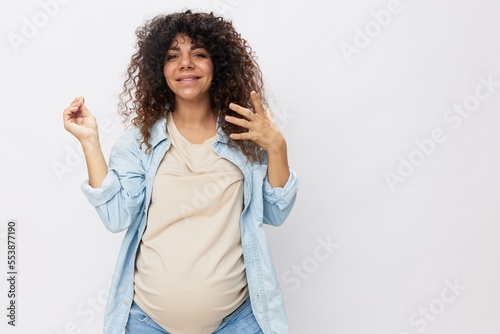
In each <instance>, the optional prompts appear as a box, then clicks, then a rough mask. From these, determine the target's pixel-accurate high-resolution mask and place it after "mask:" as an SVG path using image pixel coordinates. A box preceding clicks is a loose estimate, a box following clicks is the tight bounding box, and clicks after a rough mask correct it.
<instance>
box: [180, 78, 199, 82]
mask: <svg viewBox="0 0 500 334" xmlns="http://www.w3.org/2000/svg"><path fill="white" fill-rule="evenodd" d="M196 79H197V78H185V79H181V81H193V80H196Z"/></svg>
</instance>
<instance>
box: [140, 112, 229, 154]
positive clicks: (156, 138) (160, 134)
mask: <svg viewBox="0 0 500 334" xmlns="http://www.w3.org/2000/svg"><path fill="white" fill-rule="evenodd" d="M220 123H221V120H220V118H217V137H216V140H217V141H218V142H221V143H227V142H228V141H229V137H228V135H227V134H225V133H224V131H222V128H221V126H220ZM150 134H151V137H150V139H149V142H150V143H151V146H152V147H155V146H156V145H158V144H159V143H160V142H161V141H163V140H165V139H166V138H167V119H166V117H161V118H159V119H158V120H157V121H156V122H154V123H153V125H151V128H150Z"/></svg>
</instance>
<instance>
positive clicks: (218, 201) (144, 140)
mask: <svg viewBox="0 0 500 334" xmlns="http://www.w3.org/2000/svg"><path fill="white" fill-rule="evenodd" d="M136 34H137V38H138V41H137V50H136V52H135V53H134V54H133V56H132V58H131V63H130V66H129V68H128V71H127V73H128V75H127V79H126V81H125V83H124V92H123V93H122V95H121V104H120V106H121V114H122V116H123V118H124V120H125V121H129V120H130V121H131V123H132V126H131V127H130V128H129V129H127V130H126V131H125V132H124V133H123V134H122V135H121V137H120V138H119V139H118V141H117V142H116V143H115V145H114V146H113V148H112V150H111V155H110V158H109V166H108V164H107V163H106V160H105V159H104V157H103V153H102V150H101V147H100V142H99V134H98V129H97V125H96V119H95V118H94V116H93V115H92V114H91V113H90V111H89V110H88V108H87V106H86V104H85V101H84V98H83V97H77V98H75V99H74V100H73V101H72V102H71V104H70V105H69V106H68V108H67V109H65V110H64V113H63V118H64V127H65V129H66V130H67V131H69V132H70V133H71V134H73V135H74V136H75V137H76V138H77V139H78V140H79V141H80V143H81V145H82V147H83V151H84V154H85V159H86V163H87V170H88V180H87V181H85V182H84V183H83V184H82V190H83V192H84V193H85V195H86V196H87V198H88V200H89V201H90V203H91V204H92V205H93V206H94V207H95V208H96V210H97V212H98V214H99V216H100V218H101V219H102V221H103V222H104V224H105V226H106V228H107V229H108V230H110V231H112V232H120V231H124V230H126V233H125V236H124V239H123V243H122V247H121V250H120V253H119V256H118V261H117V264H116V268H115V272H114V275H113V280H112V283H111V288H110V294H109V299H108V303H107V306H106V313H105V323H104V332H105V333H107V334H122V333H123V332H124V331H125V332H126V333H129V334H148V333H158V334H159V333H163V334H165V333H174V334H209V333H217V334H223V333H232V334H234V333H244V334H250V333H251V334H254V333H266V334H268V333H277V334H286V333H288V325H287V319H286V313H285V305H284V301H283V297H282V293H281V290H280V287H279V283H278V280H277V277H276V273H275V270H274V266H273V263H272V259H271V254H270V251H269V247H268V244H267V241H266V236H265V233H264V228H263V224H270V225H274V226H278V225H281V224H282V223H283V222H284V220H285V219H286V217H287V216H288V214H289V213H290V211H291V209H292V207H293V205H294V202H295V199H296V194H297V190H298V182H297V178H296V175H295V172H294V171H293V170H292V169H291V168H290V167H289V166H288V159H287V146H286V141H285V139H284V137H283V135H282V133H281V132H280V130H279V129H278V127H277V126H276V124H275V123H274V121H273V118H272V115H271V112H270V110H266V109H265V107H264V106H265V105H266V100H265V92H264V88H263V81H262V74H261V72H260V70H259V67H258V65H257V63H256V61H255V56H254V53H253V52H252V50H251V48H250V47H249V45H248V43H247V42H246V40H244V39H243V38H242V37H241V36H240V35H239V34H238V33H237V32H236V31H235V29H234V27H233V26H232V24H231V22H229V21H227V20H224V19H222V18H220V17H216V16H214V15H213V14H212V13H210V14H208V13H194V12H192V11H190V10H187V11H184V12H179V13H173V14H169V15H160V16H157V17H155V18H153V19H152V20H150V21H148V22H147V23H146V24H145V25H144V26H143V27H140V28H139V29H137V32H136Z"/></svg>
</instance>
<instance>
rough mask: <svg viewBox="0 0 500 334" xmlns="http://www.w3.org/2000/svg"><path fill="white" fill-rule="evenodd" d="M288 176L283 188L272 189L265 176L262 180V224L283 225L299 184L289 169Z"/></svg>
mask: <svg viewBox="0 0 500 334" xmlns="http://www.w3.org/2000/svg"><path fill="white" fill-rule="evenodd" d="M289 170H290V176H289V177H288V180H287V182H286V184H285V186H284V187H274V188H273V187H272V186H271V184H269V180H268V178H267V176H266V177H265V179H264V223H265V224H270V225H275V226H279V225H281V224H283V222H284V221H285V219H286V218H287V217H288V215H289V214H290V211H291V210H292V208H293V205H294V204H295V200H296V198H297V191H298V189H299V182H298V179H297V174H296V173H295V171H294V170H293V169H292V168H290V169H289Z"/></svg>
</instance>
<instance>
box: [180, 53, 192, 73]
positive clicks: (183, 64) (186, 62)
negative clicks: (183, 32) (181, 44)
mask: <svg viewBox="0 0 500 334" xmlns="http://www.w3.org/2000/svg"><path fill="white" fill-rule="evenodd" d="M189 68H193V62H192V60H191V57H190V56H189V55H186V56H182V57H181V60H180V69H181V70H182V69H189Z"/></svg>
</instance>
